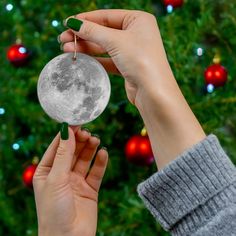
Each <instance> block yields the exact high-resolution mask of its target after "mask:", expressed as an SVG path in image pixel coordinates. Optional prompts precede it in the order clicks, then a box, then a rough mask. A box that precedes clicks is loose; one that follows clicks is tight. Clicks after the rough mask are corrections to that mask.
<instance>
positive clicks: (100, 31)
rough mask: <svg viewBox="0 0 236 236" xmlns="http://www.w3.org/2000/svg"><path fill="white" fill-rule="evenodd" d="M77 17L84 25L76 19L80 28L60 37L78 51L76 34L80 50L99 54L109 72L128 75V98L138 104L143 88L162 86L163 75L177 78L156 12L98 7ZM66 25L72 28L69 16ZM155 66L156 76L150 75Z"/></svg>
mask: <svg viewBox="0 0 236 236" xmlns="http://www.w3.org/2000/svg"><path fill="white" fill-rule="evenodd" d="M69 19H70V18H69ZM76 19H79V20H81V21H82V22H83V24H82V25H81V27H79V26H80V22H75V23H73V22H72V24H77V26H76V30H74V31H72V30H71V29H69V30H67V31H65V32H63V33H62V34H61V35H60V36H59V40H60V41H61V42H62V43H63V44H64V46H63V49H64V51H65V52H72V51H73V50H74V42H73V41H74V38H73V37H74V33H75V34H76V35H77V36H78V37H79V38H80V40H79V42H78V45H77V50H78V51H79V52H83V53H86V54H90V55H98V56H97V57H95V58H96V59H97V60H98V61H99V62H101V64H102V65H103V66H104V67H105V69H106V70H107V71H108V72H109V73H118V74H121V75H122V76H123V77H124V78H125V88H126V93H127V97H128V99H129V100H130V102H131V103H133V104H135V105H136V106H139V104H137V103H138V101H141V100H142V99H137V97H141V96H142V94H143V90H147V88H152V87H153V85H155V86H158V81H159V80H160V79H163V77H164V78H165V79H167V78H168V77H171V76H172V77H173V75H172V72H171V69H170V67H169V63H168V61H167V58H166V53H165V50H164V47H163V44H162V40H161V36H160V33H159V29H158V25H157V22H156V18H155V17H154V16H153V15H152V14H149V13H147V12H142V11H131V10H97V11H92V12H86V13H81V14H78V15H76ZM70 20H71V19H70ZM73 20H74V19H72V21H73ZM66 24H67V26H70V27H71V23H70V22H69V21H68V19H67V21H66ZM71 28H72V27H71ZM73 28H74V29H75V27H74V26H73ZM79 28H80V29H79ZM81 39H82V40H81ZM101 54H108V55H109V56H110V58H104V57H99V55H101ZM153 69H155V73H156V76H155V77H154V76H149V75H150V71H153ZM144 75H146V76H144ZM166 77H167V78H166Z"/></svg>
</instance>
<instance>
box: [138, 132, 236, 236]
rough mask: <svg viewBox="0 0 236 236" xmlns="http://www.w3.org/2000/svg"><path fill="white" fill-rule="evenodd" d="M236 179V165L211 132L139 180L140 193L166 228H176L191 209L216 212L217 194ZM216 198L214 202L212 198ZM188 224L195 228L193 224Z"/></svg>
mask: <svg viewBox="0 0 236 236" xmlns="http://www.w3.org/2000/svg"><path fill="white" fill-rule="evenodd" d="M235 181H236V172H235V167H234V165H233V164H232V162H231V161H230V160H229V158H228V156H227V155H226V154H225V152H224V150H223V149H222V147H221V145H220V143H219V141H218V139H217V137H216V136H215V135H213V134H210V135H209V136H207V137H206V138H205V139H204V140H202V141H201V142H199V143H197V144H196V145H194V146H193V147H191V148H190V149H188V150H186V151H184V152H183V153H182V154H181V155H179V156H178V157H177V158H176V160H174V161H173V162H171V163H170V164H169V165H168V166H166V167H165V168H164V169H162V170H161V171H159V172H157V173H155V174H154V175H152V176H151V177H150V178H149V179H147V180H146V181H144V182H143V183H141V184H139V186H138V193H139V195H140V197H141V198H142V200H143V201H144V204H145V205H146V207H147V208H148V209H149V210H150V211H151V213H152V214H153V215H154V217H155V218H156V219H157V220H158V221H159V222H160V223H161V224H162V226H163V227H164V229H166V230H174V231H175V230H176V229H174V228H177V225H178V223H179V222H180V220H181V222H182V224H183V221H184V217H185V219H187V218H188V216H187V215H188V214H190V213H191V215H194V212H195V213H196V214H197V213H199V215H200V216H203V217H202V218H205V217H206V214H210V215H211V214H213V213H214V214H215V213H216V211H217V208H218V207H220V206H218V205H217V204H218V202H219V199H218V200H217V201H215V200H214V198H215V197H217V196H220V195H221V193H222V192H224V190H225V189H229V188H230V185H231V184H232V183H233V182H235ZM227 191H228V190H227ZM229 191H230V190H229ZM233 191H234V190H233ZM229 195H230V194H229ZM224 198H227V196H226V194H224V197H223V200H222V201H227V200H224ZM212 199H213V201H214V202H211V200H212ZM209 204H210V205H209ZM208 205H209V206H208ZM205 207H206V208H205ZM209 207H210V209H209ZM212 209H216V210H215V211H213V210H212ZM198 210H199V212H198ZM200 211H201V212H200ZM209 212H210V213H209ZM207 217H211V216H209V215H207ZM199 218H201V217H199ZM196 219H197V218H196ZM200 220H201V219H199V220H198V219H197V220H195V221H194V219H191V220H190V221H188V223H189V224H195V223H196V221H200ZM198 223H199V222H198ZM198 223H196V224H198ZM186 228H191V225H187V226H186ZM182 233H183V231H182ZM179 235H184V234H181V233H180V234H179Z"/></svg>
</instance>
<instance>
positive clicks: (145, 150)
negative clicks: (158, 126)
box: [125, 135, 154, 165]
mask: <svg viewBox="0 0 236 236" xmlns="http://www.w3.org/2000/svg"><path fill="white" fill-rule="evenodd" d="M125 155H126V158H127V159H128V160H129V161H130V162H133V163H135V164H137V165H150V164H152V163H153V161H154V155H153V152H152V148H151V144H150V140H149V138H148V136H142V135H134V136H133V137H131V138H130V139H129V140H128V142H127V144H126V146H125Z"/></svg>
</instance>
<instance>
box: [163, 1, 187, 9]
mask: <svg viewBox="0 0 236 236" xmlns="http://www.w3.org/2000/svg"><path fill="white" fill-rule="evenodd" d="M183 4H184V0H164V5H165V6H166V7H167V6H169V5H171V6H172V7H174V8H176V7H182V5H183Z"/></svg>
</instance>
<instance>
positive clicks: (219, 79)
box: [204, 64, 228, 87]
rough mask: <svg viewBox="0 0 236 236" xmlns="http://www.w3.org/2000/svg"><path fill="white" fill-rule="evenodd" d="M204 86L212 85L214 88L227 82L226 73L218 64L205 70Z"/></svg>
mask: <svg viewBox="0 0 236 236" xmlns="http://www.w3.org/2000/svg"><path fill="white" fill-rule="evenodd" d="M204 76H205V82H206V84H207V85H208V84H212V85H214V86H215V87H220V86H223V85H224V84H225V83H226V81H227V76H228V72H227V70H226V69H225V68H224V67H223V66H222V65H220V64H214V65H211V66H209V67H207V69H206V70H205V73H204Z"/></svg>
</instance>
